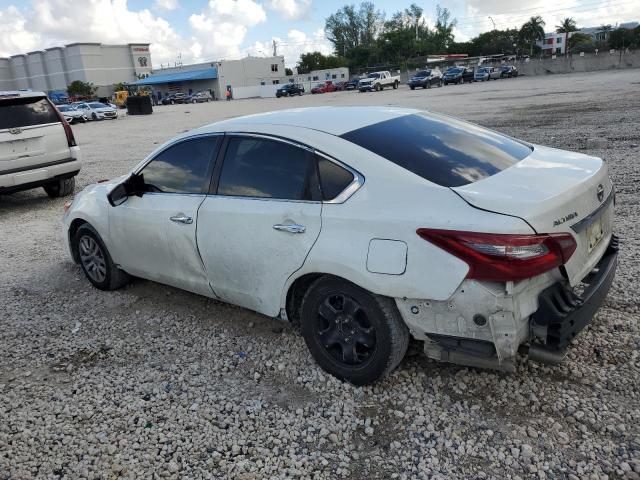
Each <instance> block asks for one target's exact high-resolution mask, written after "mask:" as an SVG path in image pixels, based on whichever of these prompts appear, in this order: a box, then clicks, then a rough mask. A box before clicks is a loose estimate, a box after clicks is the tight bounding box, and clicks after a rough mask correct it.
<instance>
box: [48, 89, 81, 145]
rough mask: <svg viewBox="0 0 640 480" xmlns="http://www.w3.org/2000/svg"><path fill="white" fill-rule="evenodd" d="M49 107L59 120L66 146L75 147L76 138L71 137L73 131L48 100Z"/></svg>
mask: <svg viewBox="0 0 640 480" xmlns="http://www.w3.org/2000/svg"><path fill="white" fill-rule="evenodd" d="M49 105H51V108H53V111H54V112H56V115H57V116H58V118H59V119H60V123H62V128H64V134H65V135H66V136H67V145H68V146H69V147H75V146H76V145H77V144H76V138H75V137H74V136H73V130H71V125H69V122H67V121H66V120H65V119H64V116H63V115H62V114H61V113H60V110H58V109H57V108H56V106H55V105H54V104H53V103H52V102H51V101H50V100H49Z"/></svg>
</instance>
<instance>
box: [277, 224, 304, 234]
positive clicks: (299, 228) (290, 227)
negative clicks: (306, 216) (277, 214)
mask: <svg viewBox="0 0 640 480" xmlns="http://www.w3.org/2000/svg"><path fill="white" fill-rule="evenodd" d="M273 229H274V230H278V231H279V232H289V233H304V232H306V231H307V227H305V226H304V225H298V224H297V223H289V224H287V225H282V224H280V223H277V224H275V225H274V226H273Z"/></svg>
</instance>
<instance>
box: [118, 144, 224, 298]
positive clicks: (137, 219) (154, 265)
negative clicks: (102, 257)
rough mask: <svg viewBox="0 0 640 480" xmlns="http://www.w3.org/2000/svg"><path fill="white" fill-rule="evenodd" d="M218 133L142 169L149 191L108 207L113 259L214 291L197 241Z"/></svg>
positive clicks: (169, 151) (155, 276)
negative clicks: (210, 285) (115, 205)
mask: <svg viewBox="0 0 640 480" xmlns="http://www.w3.org/2000/svg"><path fill="white" fill-rule="evenodd" d="M221 138H222V137H221V136H219V135H207V136H200V137H194V138H190V139H187V140H182V141H180V142H178V143H176V144H173V145H171V146H169V147H167V148H166V149H164V150H163V151H161V152H160V153H158V154H157V155H156V156H155V158H154V159H153V160H151V161H150V162H149V163H147V165H145V166H144V168H142V170H140V172H139V173H140V174H141V175H142V178H143V181H144V185H145V192H144V193H143V195H142V196H140V197H138V196H132V197H129V198H128V199H127V201H126V202H124V203H123V204H121V205H118V206H117V207H112V208H109V231H110V238H111V240H112V242H111V243H112V245H110V246H109V249H110V250H111V251H112V253H113V258H114V260H115V261H116V263H118V264H119V265H121V266H122V268H123V269H124V270H125V271H127V272H128V273H130V274H132V275H136V276H140V277H143V278H147V279H149V280H155V281H158V282H161V283H165V284H167V285H173V286H175V287H178V288H182V289H184V290H189V291H191V292H194V293H199V294H201V295H207V296H213V293H212V291H211V288H210V287H209V281H208V278H207V275H206V273H205V269H204V265H203V263H202V260H201V259H200V254H199V253H198V247H197V245H196V226H197V216H198V208H199V207H200V205H201V204H202V202H203V200H204V199H205V195H206V193H207V191H208V189H209V184H210V179H211V172H212V170H213V159H214V158H215V155H216V153H217V149H218V146H219V144H220V142H221Z"/></svg>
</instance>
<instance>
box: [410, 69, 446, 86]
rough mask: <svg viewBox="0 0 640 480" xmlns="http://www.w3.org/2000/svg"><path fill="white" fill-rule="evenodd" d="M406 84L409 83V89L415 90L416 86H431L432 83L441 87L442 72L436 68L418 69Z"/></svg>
mask: <svg viewBox="0 0 640 480" xmlns="http://www.w3.org/2000/svg"><path fill="white" fill-rule="evenodd" d="M407 85H409V88H411V90H415V89H416V87H422V88H431V87H432V86H433V85H436V86H438V87H441V86H442V72H440V70H439V69H437V68H433V69H428V70H419V71H417V72H416V74H415V75H414V76H412V77H411V78H410V79H409V81H408V82H407Z"/></svg>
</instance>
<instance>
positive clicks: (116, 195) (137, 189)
mask: <svg viewBox="0 0 640 480" xmlns="http://www.w3.org/2000/svg"><path fill="white" fill-rule="evenodd" d="M143 192H144V179H143V178H142V175H141V174H135V173H132V174H131V176H130V177H129V178H127V179H126V180H125V181H124V182H122V183H120V184H118V185H116V186H115V187H114V188H113V190H111V191H110V192H109V193H108V194H107V200H109V204H110V205H111V206H112V207H117V206H118V205H122V204H123V203H124V202H126V201H127V198H129V197H130V196H132V195H137V196H138V197H141V196H142V193H143Z"/></svg>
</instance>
